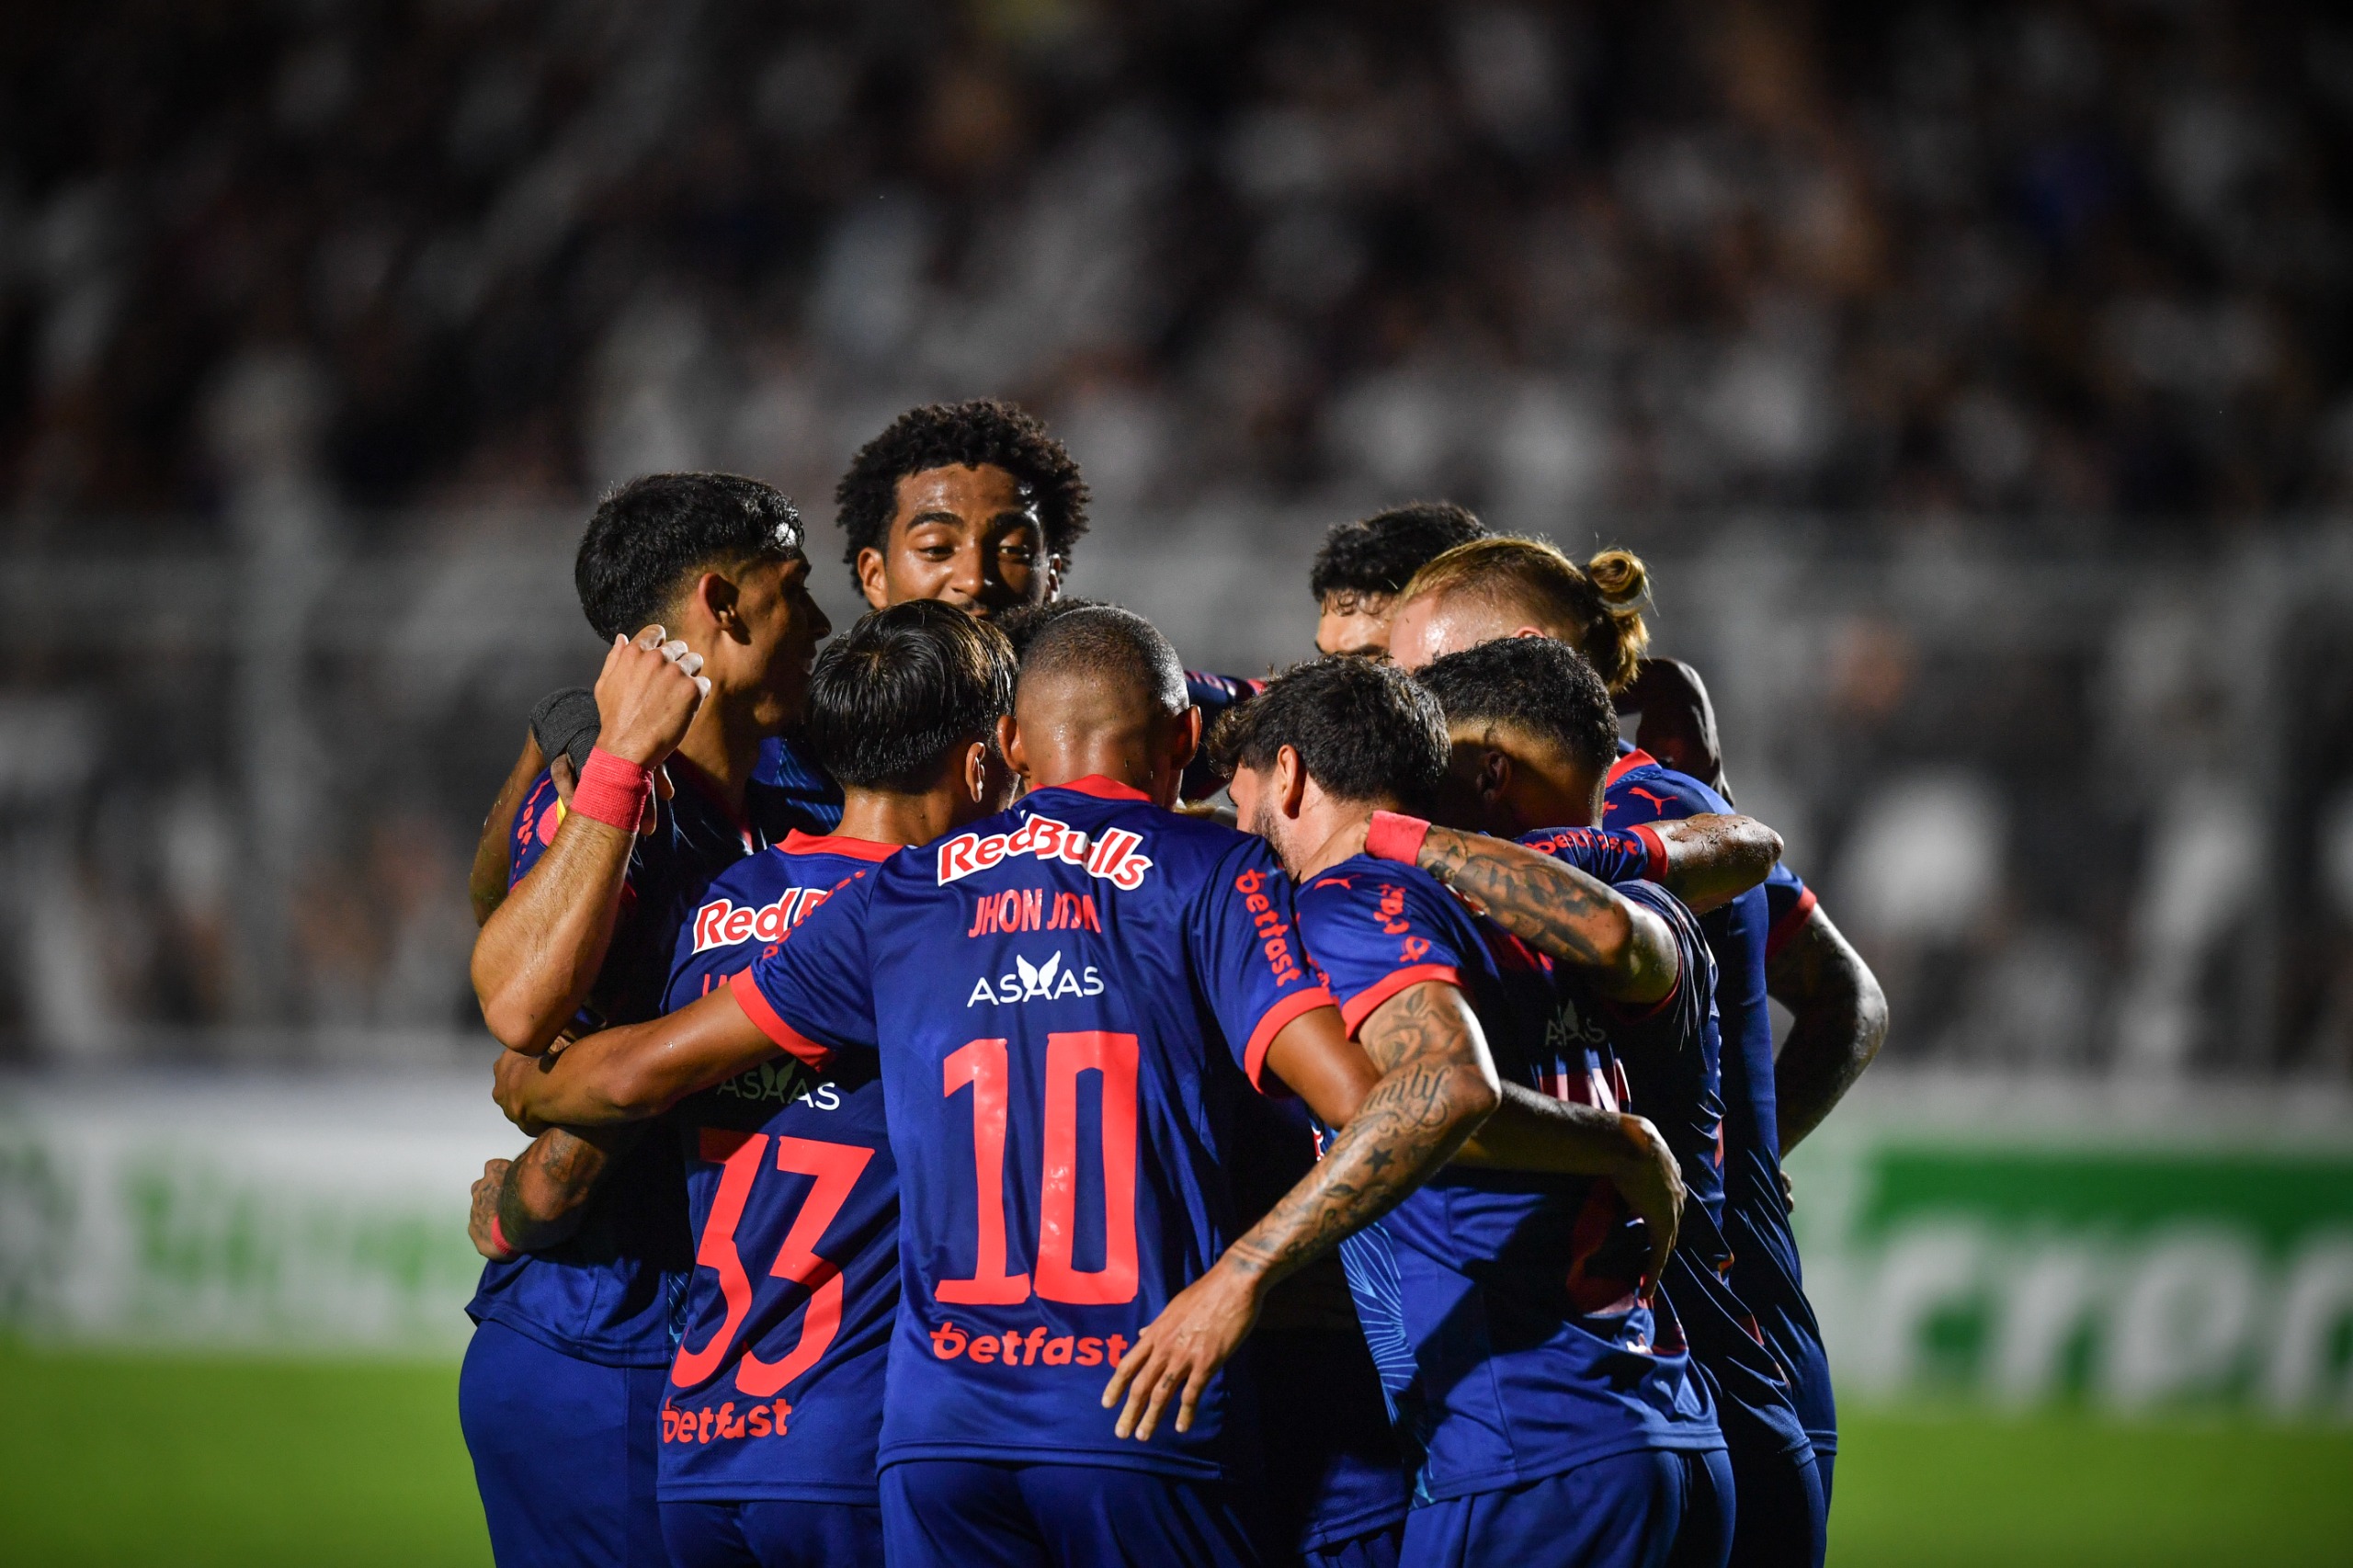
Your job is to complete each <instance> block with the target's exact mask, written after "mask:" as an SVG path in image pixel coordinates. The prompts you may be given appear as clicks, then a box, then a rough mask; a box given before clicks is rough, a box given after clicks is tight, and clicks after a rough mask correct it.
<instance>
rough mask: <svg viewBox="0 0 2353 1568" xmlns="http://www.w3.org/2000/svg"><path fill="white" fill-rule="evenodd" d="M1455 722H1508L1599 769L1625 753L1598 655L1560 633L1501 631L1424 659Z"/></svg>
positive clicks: (1429, 679)
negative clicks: (1514, 634) (1506, 634)
mask: <svg viewBox="0 0 2353 1568" xmlns="http://www.w3.org/2000/svg"><path fill="white" fill-rule="evenodd" d="M1418 678H1419V679H1420V680H1421V683H1422V684H1423V685H1424V686H1426V687H1428V688H1429V690H1430V694H1431V695H1432V696H1434V697H1436V698H1437V699H1438V706H1439V707H1441V708H1443V709H1444V710H1446V718H1447V722H1449V724H1482V723H1484V724H1509V725H1511V726H1512V727H1513V728H1515V729H1518V730H1520V731H1522V732H1524V733H1527V734H1530V735H1533V736H1535V737H1536V738H1537V739H1539V740H1542V741H1549V742H1550V743H1552V744H1553V745H1555V746H1557V747H1559V748H1560V752H1561V755H1562V756H1565V757H1567V758H1568V759H1569V760H1570V761H1571V762H1574V763H1575V764H1577V765H1578V766H1579V767H1586V768H1590V769H1592V770H1593V771H1594V772H1596V773H1605V772H1607V771H1608V768H1609V766H1610V764H1611V763H1613V762H1614V761H1616V760H1617V756H1618V710H1617V709H1616V708H1615V707H1614V706H1613V705H1612V704H1611V703H1610V700H1609V687H1608V686H1606V685H1604V684H1603V683H1602V679H1601V674H1600V672H1599V671H1597V670H1596V669H1595V668H1594V667H1593V663H1592V661H1591V660H1589V659H1587V658H1586V656H1585V655H1584V654H1583V653H1578V652H1577V651H1576V649H1575V648H1574V647H1572V646H1570V645H1569V644H1568V643H1566V642H1562V641H1561V640H1560V639H1558V638H1556V637H1499V638H1497V639H1496V640H1495V641H1494V642H1482V643H1480V644H1479V645H1478V646H1477V647H1475V648H1466V649H1464V650H1463V651H1462V652H1461V653H1449V654H1448V655H1447V656H1446V657H1445V658H1443V659H1435V660H1432V661H1431V662H1430V663H1429V664H1427V665H1424V666H1423V668H1422V670H1421V672H1420V675H1419V677H1418Z"/></svg>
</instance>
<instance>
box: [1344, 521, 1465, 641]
mask: <svg viewBox="0 0 2353 1568" xmlns="http://www.w3.org/2000/svg"><path fill="white" fill-rule="evenodd" d="M1486 533H1487V529H1486V525H1484V524H1483V523H1482V522H1480V521H1479V519H1478V518H1477V517H1473V516H1472V515H1471V513H1470V512H1469V511H1467V510H1465V509H1464V508H1463V507H1461V506H1456V505H1455V504H1454V503H1453V502H1451V501H1416V502H1414V503H1413V504H1412V505H1410V506H1392V507H1391V508H1389V509H1388V510H1387V511H1385V512H1375V513H1374V514H1373V515H1372V516H1371V517H1364V518H1360V519H1358V521H1355V522H1349V523H1335V524H1333V525H1332V529H1331V531H1330V532H1328V533H1326V534H1325V535H1324V547H1323V548H1322V549H1321V550H1318V551H1316V552H1315V563H1314V565H1313V567H1311V568H1310V569H1309V572H1308V575H1307V585H1308V588H1309V590H1310V591H1311V592H1313V594H1314V596H1315V608H1316V621H1315V651H1316V652H1317V653H1370V654H1374V655H1376V656H1378V655H1380V654H1383V653H1387V652H1388V651H1389V617H1390V614H1391V612H1392V610H1394V609H1395V608H1396V606H1397V596H1398V595H1399V594H1401V593H1403V592H1404V587H1405V585H1406V584H1407V583H1409V582H1411V581H1412V580H1413V576H1414V574H1415V573H1416V572H1418V571H1420V570H1421V569H1422V568H1423V567H1424V566H1425V565H1427V564H1428V563H1429V562H1431V561H1433V560H1435V559H1436V558H1438V556H1440V555H1443V554H1445V553H1446V552H1447V551H1449V550H1451V549H1453V548H1454V547H1455V546H1456V545H1458V544H1466V543H1468V542H1469V541H1471V540H1474V539H1483V538H1485V537H1486Z"/></svg>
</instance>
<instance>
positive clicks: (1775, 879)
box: [1765, 860, 1815, 963]
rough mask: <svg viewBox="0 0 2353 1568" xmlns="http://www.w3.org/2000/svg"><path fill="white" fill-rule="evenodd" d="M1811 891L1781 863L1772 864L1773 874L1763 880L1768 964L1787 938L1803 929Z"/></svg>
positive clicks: (1810, 910)
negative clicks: (1767, 922) (1767, 923)
mask: <svg viewBox="0 0 2353 1568" xmlns="http://www.w3.org/2000/svg"><path fill="white" fill-rule="evenodd" d="M1814 903H1815V899H1814V896H1813V889H1812V888H1810V887H1808V886H1806V885H1805V881H1804V880H1803V879H1802V878H1801V877H1800V876H1799V875H1798V874H1797V873H1796V872H1795V871H1792V870H1790V868H1789V867H1788V866H1787V865H1785V864H1783V863H1782V862H1780V861H1779V860H1776V861H1775V862H1774V863H1773V869H1772V872H1771V873H1770V874H1769V875H1768V876H1767V877H1766V879H1765V910H1766V918H1767V920H1768V921H1769V922H1770V924H1769V925H1768V926H1767V927H1766V930H1765V961H1766V962H1767V963H1771V962H1772V961H1773V960H1775V959H1777V958H1779V956H1780V953H1781V949H1783V948H1786V947H1788V946H1789V945H1790V937H1795V936H1796V935H1797V934H1798V933H1799V932H1800V931H1801V930H1802V929H1804V927H1805V922H1806V916H1808V915H1812V914H1813V906H1814Z"/></svg>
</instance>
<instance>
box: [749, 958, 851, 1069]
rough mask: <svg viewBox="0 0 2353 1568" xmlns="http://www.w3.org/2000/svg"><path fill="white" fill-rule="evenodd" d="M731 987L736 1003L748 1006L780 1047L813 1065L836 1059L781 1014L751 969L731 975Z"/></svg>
mask: <svg viewBox="0 0 2353 1568" xmlns="http://www.w3.org/2000/svg"><path fill="white" fill-rule="evenodd" d="M727 989H728V990H730V991H732V992H733V993H734V994H735V1005H736V1006H739V1007H741V1008H743V1009H744V1016H745V1017H747V1018H749V1019H751V1020H752V1022H753V1023H755V1024H756V1025H758V1026H759V1029H760V1032H761V1033H762V1034H764V1035H766V1036H767V1037H768V1039H769V1040H772V1041H774V1042H775V1044H776V1047H777V1049H778V1050H779V1051H783V1052H784V1053H785V1054H786V1055H788V1056H797V1057H799V1058H800V1059H801V1061H803V1062H807V1063H808V1064H809V1065H810V1066H812V1067H823V1066H824V1064H825V1063H826V1062H830V1061H832V1060H833V1056H834V1053H833V1052H832V1051H828V1050H827V1049H825V1047H824V1046H822V1045H819V1044H818V1043H817V1042H816V1041H815V1040H811V1039H810V1038H809V1037H808V1036H807V1035H804V1034H802V1033H801V1031H800V1030H799V1029H796V1028H793V1027H792V1026H791V1025H790V1024H788V1023H786V1022H785V1021H784V1020H783V1019H782V1018H780V1017H778V1016H777V1010H776V1009H775V1008H774V1007H771V1006H768V999H767V997H765V996H763V995H761V994H760V988H759V987H758V986H757V985H756V984H755V983H753V981H752V971H750V970H748V969H745V970H738V971H736V972H735V973H733V975H730V976H729V977H728V981H727Z"/></svg>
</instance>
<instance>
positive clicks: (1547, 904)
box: [1419, 827, 1680, 1002]
mask: <svg viewBox="0 0 2353 1568" xmlns="http://www.w3.org/2000/svg"><path fill="white" fill-rule="evenodd" d="M1419 864H1420V866H1421V868H1422V869H1424V870H1425V871H1427V872H1429V873H1430V874H1431V875H1432V876H1434V877H1436V878H1438V881H1442V882H1444V883H1445V884H1446V885H1447V886H1449V887H1450V888H1452V889H1453V890H1454V891H1455V892H1459V893H1461V895H1462V896H1463V897H1464V898H1466V899H1469V900H1470V901H1471V903H1472V904H1473V905H1474V906H1476V907H1477V908H1479V909H1480V910H1481V911H1483V913H1484V914H1485V915H1486V916H1487V917H1488V918H1489V919H1491V920H1493V921H1494V922H1495V924H1496V925H1498V926H1502V927H1503V928H1504V929H1505V930H1506V931H1509V932H1510V933H1511V934H1512V935H1513V936H1515V937H1518V938H1520V940H1522V941H1524V942H1526V943H1528V944H1529V946H1530V947H1533V948H1534V949H1537V950H1538V951H1539V952H1542V953H1549V954H1550V955H1552V957H1553V958H1555V959H1558V960H1562V961H1563V962H1566V963H1572V964H1574V965H1576V966H1577V967H1579V968H1581V969H1586V970H1590V971H1594V972H1593V976H1592V978H1593V982H1594V984H1595V987H1596V989H1597V990H1599V991H1600V992H1601V993H1602V994H1604V995H1607V996H1609V997H1612V998H1615V999H1617V1000H1620V1001H1629V1002H1654V1001H1656V1000H1657V999H1658V998H1659V997H1661V996H1664V995H1665V994H1667V992H1668V991H1670V990H1672V989H1673V988H1674V985H1675V977H1676V972H1677V963H1678V962H1679V961H1680V960H1677V957H1676V953H1675V943H1674V938H1673V937H1672V936H1671V934H1670V933H1669V932H1668V931H1667V929H1666V926H1665V922H1664V921H1661V920H1660V919H1659V918H1658V917H1657V916H1656V915H1654V914H1652V913H1651V912H1650V911H1649V910H1647V909H1641V908H1638V907H1636V906H1635V905H1634V904H1632V903H1629V902H1628V901H1627V900H1625V899H1623V898H1620V897H1619V896H1618V894H1617V893H1615V892H1611V891H1610V889H1609V887H1608V884H1606V883H1604V882H1601V881H1597V880H1596V879H1595V878H1593V877H1590V876H1587V875H1586V873H1585V872H1583V871H1580V870H1578V869H1576V868H1575V867H1574V866H1572V865H1569V864H1568V863H1567V862H1566V861H1563V860H1555V859H1553V858H1552V857H1551V856H1550V855H1546V854H1542V853H1540V852H1539V851H1537V850H1534V849H1530V848H1528V847H1527V846H1524V845H1518V844H1514V843H1512V842H1511V841H1510V840H1508V839H1503V838H1490V837H1488V836H1487V835H1484V834H1476V833H1462V832H1460V831H1458V830H1456V829H1454V828H1449V827H1433V828H1431V829H1430V831H1429V836H1428V837H1427V839H1425V840H1424V841H1423V843H1422V853H1421V858H1420V861H1419Z"/></svg>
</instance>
